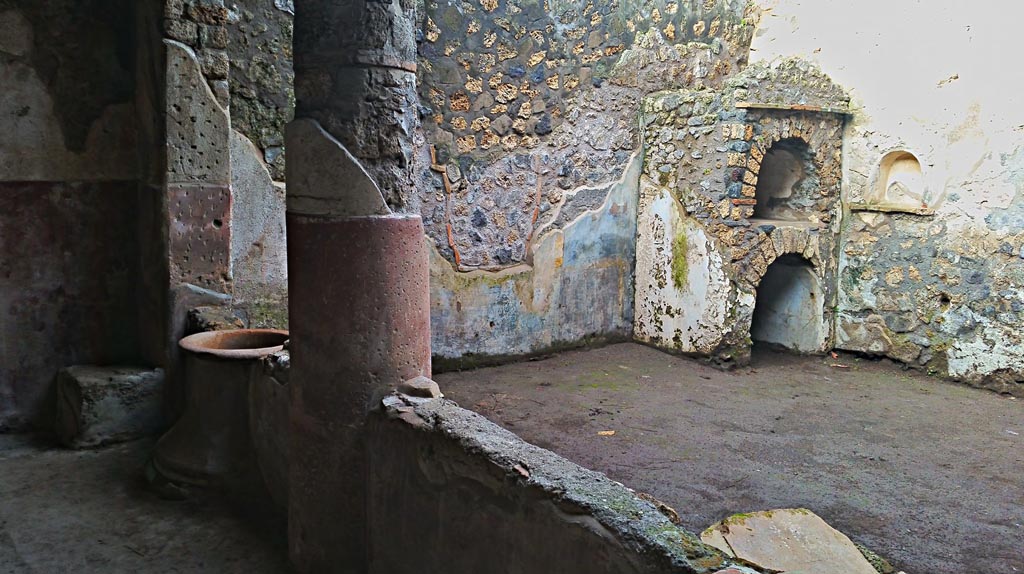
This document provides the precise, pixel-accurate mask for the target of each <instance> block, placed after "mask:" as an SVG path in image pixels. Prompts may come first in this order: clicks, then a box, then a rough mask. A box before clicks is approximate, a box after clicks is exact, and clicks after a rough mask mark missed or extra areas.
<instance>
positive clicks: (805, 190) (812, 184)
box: [754, 138, 818, 221]
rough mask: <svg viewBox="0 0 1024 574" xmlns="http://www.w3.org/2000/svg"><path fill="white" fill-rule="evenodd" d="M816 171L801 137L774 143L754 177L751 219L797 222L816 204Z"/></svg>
mask: <svg viewBox="0 0 1024 574" xmlns="http://www.w3.org/2000/svg"><path fill="white" fill-rule="evenodd" d="M817 181H818V180H817V168H816V167H815V164H814V154H813V153H812V152H811V149H810V146H808V145H807V142H805V141H804V140H802V139H800V138H786V139H782V140H779V141H777V142H775V144H773V145H772V146H771V147H770V148H768V151H766V152H765V154H764V159H762V160H761V168H760V170H759V171H758V174H757V186H756V191H755V194H754V199H755V200H756V203H755V205H754V219H765V220H780V221H800V220H806V219H808V218H809V217H810V216H811V214H812V212H813V210H814V204H815V199H816V198H815V197H814V193H813V192H814V191H815V189H816V188H817Z"/></svg>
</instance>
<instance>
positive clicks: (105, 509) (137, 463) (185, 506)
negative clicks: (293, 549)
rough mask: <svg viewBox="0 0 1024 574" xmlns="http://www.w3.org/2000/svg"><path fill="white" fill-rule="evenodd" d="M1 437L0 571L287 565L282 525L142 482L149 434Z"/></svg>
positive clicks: (248, 573)
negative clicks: (85, 442) (104, 443)
mask: <svg viewBox="0 0 1024 574" xmlns="http://www.w3.org/2000/svg"><path fill="white" fill-rule="evenodd" d="M33 441H34V439H31V438H29V437H26V436H22V435H0V574H23V573H26V574H27V573H33V574H43V573H45V574H51V573H63V572H69V573H71V572H73V573H75V574H79V573H97V574H99V573H103V574H112V573H118V572H160V573H165V572H166V573H171V572H190V573H191V572H217V573H221V572H223V573H233V572H238V573H245V574H277V573H283V572H287V571H288V567H287V548H286V546H285V532H284V530H283V525H282V524H279V523H273V522H269V521H267V520H266V519H264V518H258V517H254V516H242V515H240V514H239V513H238V511H237V510H236V509H234V508H229V507H227V506H226V505H225V504H224V503H222V502H217V501H216V500H202V499H197V500H191V501H187V502H171V501H164V500H161V499H159V498H157V497H156V496H155V495H153V494H151V493H150V492H149V491H147V490H146V487H145V482H144V481H143V478H142V477H143V471H142V469H143V465H144V464H145V462H146V459H147V457H148V456H149V453H150V451H151V449H152V446H153V443H152V441H151V440H143V441H136V442H132V443H128V444H123V445H118V446H114V447H109V448H104V449H98V450H95V451H81V452H74V451H67V450H61V449H57V448H53V447H51V446H49V445H48V444H46V443H37V442H33Z"/></svg>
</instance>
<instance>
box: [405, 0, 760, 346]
mask: <svg viewBox="0 0 1024 574" xmlns="http://www.w3.org/2000/svg"><path fill="white" fill-rule="evenodd" d="M420 14H421V18H422V22H421V29H420V34H421V37H420V42H419V92H420V110H419V112H420V116H421V121H422V124H423V136H424V138H425V140H424V142H423V145H422V146H420V148H419V151H418V155H417V157H416V162H417V163H416V171H415V173H416V177H417V181H416V184H417V189H418V194H417V196H416V197H415V201H414V202H412V205H411V207H412V208H413V209H416V210H418V211H419V212H420V213H421V214H422V216H423V219H424V224H425V226H426V229H427V234H428V236H429V239H430V241H431V242H432V243H433V245H434V248H435V250H436V256H435V257H434V263H433V269H434V272H433V277H434V279H433V285H432V292H433V293H432V297H433V301H434V302H433V313H432V324H433V325H434V331H435V336H434V348H435V353H437V354H438V355H439V356H440V357H442V358H457V357H460V356H463V355H473V356H480V355H493V354H500V355H508V354H521V353H527V352H531V351H537V350H541V349H544V348H551V347H553V346H558V345H559V344H563V343H568V344H576V343H578V342H580V341H582V340H584V339H586V338H588V337H597V338H607V337H616V338H622V337H628V336H629V333H630V331H631V324H632V315H633V311H632V303H631V301H632V293H633V276H632V269H633V266H634V250H633V247H632V243H633V240H632V235H633V233H634V229H635V218H636V211H635V208H636V195H637V188H636V185H637V181H638V179H637V177H636V174H637V171H638V168H639V162H640V161H641V159H642V158H641V157H640V155H639V149H640V126H639V123H638V112H639V107H640V101H641V99H642V98H643V96H644V95H645V94H648V93H651V92H656V91H659V90H664V89H668V88H675V87H683V86H691V87H701V86H718V85H720V84H721V82H722V81H723V80H724V79H725V78H726V77H727V76H728V75H730V74H732V73H735V72H736V71H737V70H738V69H740V68H741V67H742V66H743V64H744V62H745V59H746V54H747V46H748V45H749V41H750V31H751V30H752V27H753V26H752V25H753V22H754V20H755V19H756V11H750V10H747V9H746V4H745V3H733V2H715V1H708V2H663V1H642V2H636V1H619V2H608V3H601V2H572V3H564V2H563V3H559V2H534V1H519V0H509V1H493V2H492V1H489V0H484V1H481V2H455V1H437V2H434V1H431V2H427V3H426V4H425V5H424V9H423V10H422V11H421V12H420Z"/></svg>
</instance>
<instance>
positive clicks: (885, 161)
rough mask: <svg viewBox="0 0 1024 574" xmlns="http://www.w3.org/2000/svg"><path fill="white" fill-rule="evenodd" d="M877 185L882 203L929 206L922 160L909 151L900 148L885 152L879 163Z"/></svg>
mask: <svg viewBox="0 0 1024 574" xmlns="http://www.w3.org/2000/svg"><path fill="white" fill-rule="evenodd" d="M877 185H878V189H877V190H876V191H875V193H876V197H878V199H879V200H880V203H883V204H889V205H908V206H911V207H916V208H926V207H928V204H927V201H926V198H925V190H924V178H923V177H922V175H921V162H920V161H918V159H917V157H916V156H915V155H914V154H912V153H910V152H909V151H904V150H899V151H893V152H889V153H887V154H885V157H883V158H882V161H881V163H879V165H878V182H877Z"/></svg>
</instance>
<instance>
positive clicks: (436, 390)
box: [398, 376, 444, 399]
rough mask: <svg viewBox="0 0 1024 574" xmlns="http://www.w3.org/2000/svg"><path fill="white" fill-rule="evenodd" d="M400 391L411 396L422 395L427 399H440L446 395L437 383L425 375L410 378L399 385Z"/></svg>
mask: <svg viewBox="0 0 1024 574" xmlns="http://www.w3.org/2000/svg"><path fill="white" fill-rule="evenodd" d="M398 392H400V393H402V394H405V395H409V396H410V397H422V398H425V399H439V398H441V397H443V396H444V395H443V394H442V393H441V388H440V387H439V386H437V383H435V382H434V381H433V380H431V379H429V378H427V377H423V376H419V377H416V378H414V379H409V380H408V381H405V382H403V383H402V384H400V385H398Z"/></svg>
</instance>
